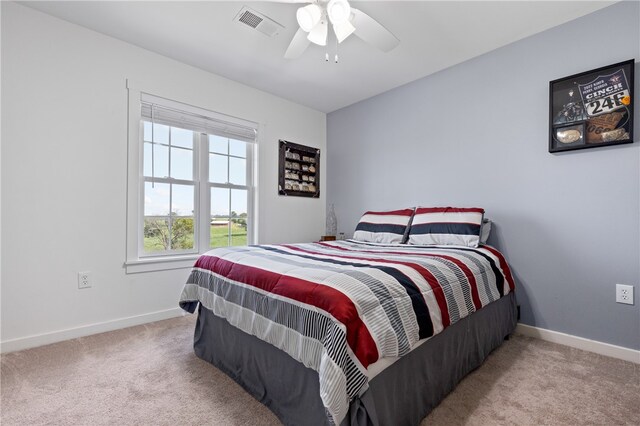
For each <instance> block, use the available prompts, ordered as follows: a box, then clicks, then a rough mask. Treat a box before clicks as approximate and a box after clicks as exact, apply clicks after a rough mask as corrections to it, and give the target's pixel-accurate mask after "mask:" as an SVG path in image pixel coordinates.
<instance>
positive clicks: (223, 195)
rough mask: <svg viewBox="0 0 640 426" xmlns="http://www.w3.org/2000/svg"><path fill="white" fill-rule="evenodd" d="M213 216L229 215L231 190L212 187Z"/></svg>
mask: <svg viewBox="0 0 640 426" xmlns="http://www.w3.org/2000/svg"><path fill="white" fill-rule="evenodd" d="M211 217H212V218H216V217H229V190H228V189H227V188H211Z"/></svg>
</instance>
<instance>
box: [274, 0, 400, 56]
mask: <svg viewBox="0 0 640 426" xmlns="http://www.w3.org/2000/svg"><path fill="white" fill-rule="evenodd" d="M303 3H306V2H303ZM296 18H297V20H298V25H300V28H299V29H298V31H297V32H296V34H295V35H294V36H293V39H292V40H291V43H290V44H289V47H288V48H287V51H286V52H285V54H284V57H285V58H287V59H294V58H297V57H299V56H300V55H302V53H303V52H304V51H305V50H306V49H307V47H308V46H309V44H310V43H315V44H317V45H320V46H326V45H327V38H328V37H329V23H331V26H332V27H333V32H334V33H335V35H336V39H337V40H338V43H342V42H343V41H344V40H345V39H346V38H347V37H349V36H350V35H351V34H355V35H356V36H358V37H359V38H361V39H362V40H364V41H365V42H366V43H369V44H370V45H372V46H375V47H377V48H378V49H380V50H382V51H383V52H388V51H390V50H392V49H393V48H394V47H396V46H397V45H398V44H399V43H400V40H398V38H396V36H394V35H393V34H392V33H391V32H390V31H389V30H387V29H386V28H385V27H383V26H382V25H381V24H380V23H379V22H378V21H376V20H375V19H373V18H372V17H370V16H369V15H367V14H366V13H364V12H362V11H361V10H358V9H355V8H353V7H351V5H350V4H349V2H348V1H347V0H314V1H313V2H312V3H310V4H308V5H306V6H302V7H300V8H299V9H298V11H297V12H296Z"/></svg>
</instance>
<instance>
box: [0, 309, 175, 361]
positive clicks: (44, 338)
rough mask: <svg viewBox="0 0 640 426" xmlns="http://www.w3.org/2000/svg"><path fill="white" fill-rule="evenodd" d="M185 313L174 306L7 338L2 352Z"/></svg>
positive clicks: (1, 344) (2, 346) (2, 344)
mask: <svg viewBox="0 0 640 426" xmlns="http://www.w3.org/2000/svg"><path fill="white" fill-rule="evenodd" d="M185 314H186V313H185V311H183V310H182V309H180V308H172V309H167V310H164V311H157V312H151V313H148V314H142V315H136V316H133V317H128V318H120V319H117V320H112V321H105V322H101V323H97V324H89V325H83V326H81V327H74V328H69V329H66V330H60V331H53V332H51V333H44V334H37V335H35V336H27V337H21V338H18V339H11V340H5V341H3V342H0V353H7V352H15V351H20V350H23V349H29V348H35V347H37V346H44V345H48V344H51V343H56V342H62V341H63V340H70V339H76V338H78V337H83V336H89V335H91V334H98V333H104V332H106V331H113V330H118V329H121V328H127V327H132V326H134V325H140V324H146V323H150V322H154V321H160V320H164V319H169V318H175V317H179V316H182V315H185Z"/></svg>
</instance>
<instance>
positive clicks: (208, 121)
mask: <svg viewBox="0 0 640 426" xmlns="http://www.w3.org/2000/svg"><path fill="white" fill-rule="evenodd" d="M140 100H141V103H142V119H143V120H148V121H151V122H154V123H161V124H166V125H168V126H175V127H180V128H183V129H188V130H193V131H194V132H198V133H207V134H213V135H218V136H222V137H226V138H232V139H236V140H241V141H245V142H255V141H256V135H257V132H258V131H257V128H258V125H257V124H256V123H253V122H251V121H247V120H242V119H240V118H236V117H232V116H228V115H224V114H220V113H217V112H213V111H208V110H205V109H202V108H197V107H193V106H191V105H187V104H183V103H180V102H175V101H171V100H168V99H164V98H160V97H157V96H153V95H148V94H146V93H142V94H141V96H140Z"/></svg>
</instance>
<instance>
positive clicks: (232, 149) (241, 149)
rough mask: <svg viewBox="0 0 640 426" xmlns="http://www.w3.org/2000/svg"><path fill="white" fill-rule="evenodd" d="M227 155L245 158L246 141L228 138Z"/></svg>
mask: <svg viewBox="0 0 640 426" xmlns="http://www.w3.org/2000/svg"><path fill="white" fill-rule="evenodd" d="M229 155H235V156H236V157H242V158H246V156H247V143H246V142H242V141H236V140H233V139H229Z"/></svg>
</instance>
